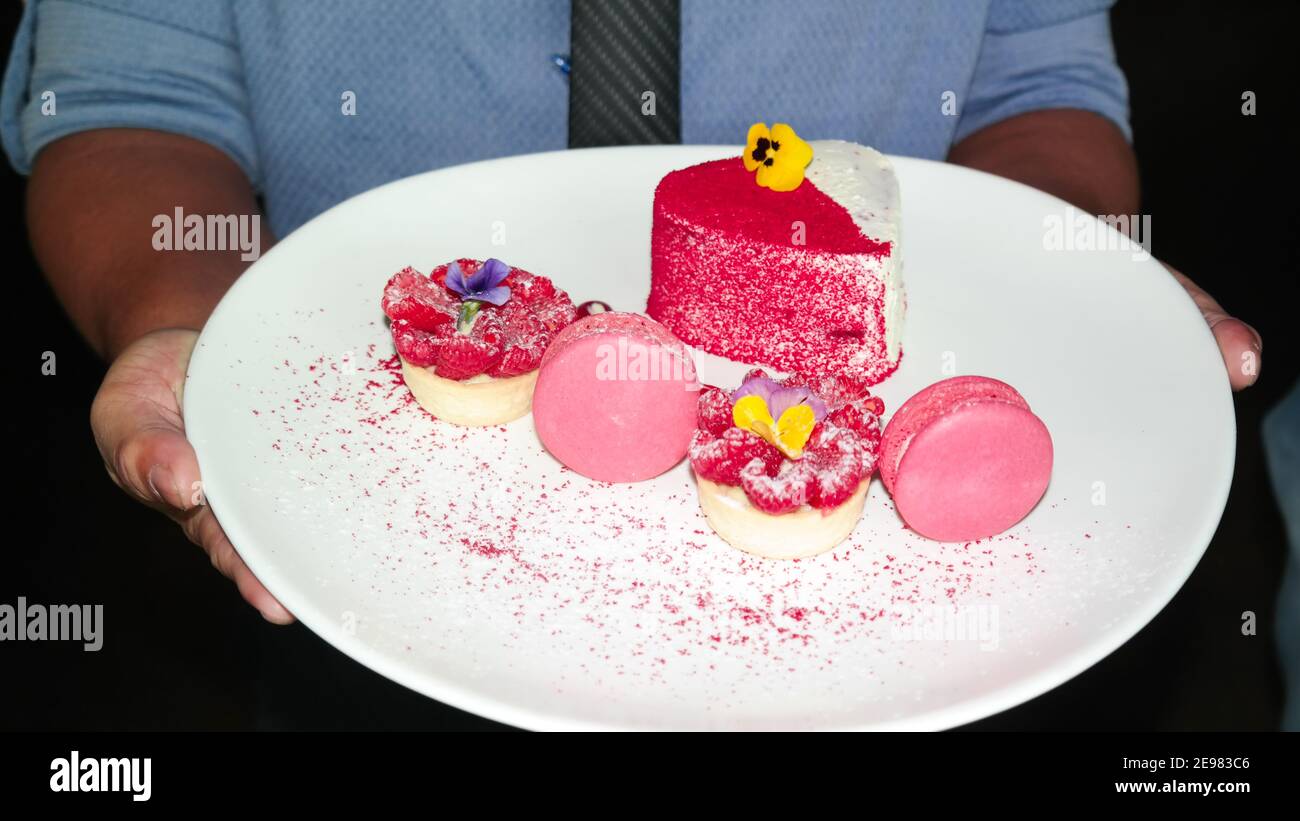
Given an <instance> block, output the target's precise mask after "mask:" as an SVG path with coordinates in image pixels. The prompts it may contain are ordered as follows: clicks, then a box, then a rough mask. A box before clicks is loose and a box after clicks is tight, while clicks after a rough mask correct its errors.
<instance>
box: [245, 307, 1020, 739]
mask: <svg viewBox="0 0 1300 821" xmlns="http://www.w3.org/2000/svg"><path fill="white" fill-rule="evenodd" d="M373 336H374V338H375V340H376V342H375V343H374V344H372V345H369V346H368V347H367V348H366V349H365V350H364V352H363V353H362V354H361V355H359V356H357V357H356V358H355V360H353V359H348V360H345V361H338V360H337V359H334V358H332V357H330V356H327V355H321V354H317V355H315V356H308V355H306V354H304V353H303V352H301V351H300V352H299V353H298V354H297V356H294V357H287V358H284V359H282V360H277V362H278V364H275V365H274V366H272V367H273V370H274V372H275V375H276V379H277V380H278V381H279V382H280V383H281V385H280V388H279V389H277V390H275V391H271V392H264V391H256V392H255V393H258V394H263V393H265V398H264V400H263V401H256V400H254V401H252V403H251V404H252V407H250V408H249V409H248V410H247V413H248V414H249V416H250V417H251V418H252V419H253V420H254V424H255V426H256V428H257V429H259V430H260V431H261V435H262V436H263V437H264V438H265V441H266V445H265V451H264V454H263V456H262V457H261V458H260V459H259V461H260V462H261V464H263V465H264V467H265V470H266V472H267V473H266V475H267V476H286V475H287V476H290V477H292V482H291V483H290V489H289V490H288V491H281V493H280V494H279V498H277V499H276V502H275V508H276V513H277V515H278V516H280V517H288V518H290V519H292V521H293V523H294V527H295V530H296V531H297V532H299V533H300V538H301V539H302V540H303V541H302V545H320V546H321V547H320V549H321V550H328V551H330V552H329V554H328V556H325V557H318V558H325V559H326V560H327V563H328V566H329V567H330V568H332V570H331V571H330V573H329V577H328V578H321V579H319V581H318V583H319V584H321V585H329V586H331V587H334V586H338V587H341V588H346V589H348V590H351V591H353V593H352V594H351V595H352V596H353V598H351V599H349V605H348V607H349V611H350V612H352V611H354V612H355V613H356V614H358V616H359V618H360V620H361V622H362V623H363V624H364V630H365V635H366V636H367V641H368V642H376V643H379V644H382V645H386V646H392V645H395V644H397V643H400V645H401V647H402V648H404V649H403V651H402V652H403V653H406V654H414V655H415V656H418V657H419V658H423V659H425V660H424V661H416V662H414V663H417V664H435V665H438V666H439V667H446V666H447V661H446V659H447V658H448V657H449V654H450V656H453V657H456V658H459V659H463V660H464V661H465V663H466V664H468V665H469V668H468V669H469V671H470V672H469V673H465V675H468V676H469V679H470V680H471V681H473V682H477V683H479V684H483V681H484V680H485V679H486V678H489V677H492V676H523V677H525V678H527V680H528V681H530V682H531V684H530V685H529V686H530V687H540V688H544V689H545V690H546V691H547V692H549V693H551V694H552V695H553V696H554V697H556V698H561V699H563V698H564V697H565V696H574V697H579V696H580V697H581V699H580V700H584V701H585V700H587V699H590V698H601V699H604V700H605V701H604V702H603V703H604V704H605V706H607V707H609V708H610V709H614V708H615V707H616V706H617V705H624V707H620V708H618V709H625V708H626V705H629V704H632V703H637V702H643V701H648V702H652V703H653V702H658V701H664V702H665V703H682V702H683V701H685V702H689V703H695V704H697V705H698V707H699V710H700V711H701V715H702V716H706V717H707V716H708V715H710V714H713V713H715V712H716V713H717V714H718V720H722V716H723V715H724V714H732V713H734V712H735V711H737V710H739V711H740V712H741V713H746V712H748V711H750V710H759V711H760V712H762V711H763V710H770V709H777V713H776V714H779V712H780V710H779V705H774V704H770V703H766V701H765V699H763V698H757V699H756V698H755V696H754V692H753V688H752V686H750V685H748V684H746V683H745V682H746V681H747V680H749V679H751V678H752V677H754V676H759V677H762V678H764V679H770V680H771V682H773V686H774V687H775V689H774V690H773V691H772V693H774V694H775V693H782V692H786V693H796V692H799V691H801V690H803V689H804V688H805V687H807V686H810V682H816V684H815V686H816V687H817V688H821V689H823V690H824V691H825V692H826V694H827V699H828V705H829V704H832V703H833V704H835V705H837V706H836V709H841V708H843V709H848V708H849V707H850V706H851V705H852V704H854V703H858V702H861V701H862V700H863V699H870V698H871V697H872V696H871V692H872V685H875V686H881V685H882V684H883V683H884V682H885V681H886V680H889V679H891V678H896V677H898V676H899V675H903V676H905V677H906V676H911V675H915V674H916V671H915V670H912V669H911V665H910V663H909V661H908V657H907V654H901V655H900V654H899V652H898V650H899V649H900V647H906V646H907V645H900V644H899V641H898V637H897V632H898V630H899V628H900V626H905V625H907V624H909V623H911V622H914V621H916V620H917V619H918V618H922V617H923V614H924V613H928V612H931V611H932V610H933V609H934V608H936V607H938V608H948V609H956V608H960V607H963V606H971V605H977V604H980V603H988V602H989V601H990V600H991V599H990V597H991V596H992V595H993V587H992V585H993V583H994V582H995V581H997V583H998V584H999V585H1000V586H1002V588H1003V589H1004V591H1005V586H1006V584H1007V583H1008V581H1010V582H1012V583H1013V584H1020V585H1023V584H1030V585H1032V583H1033V581H1034V580H1035V579H1036V578H1037V577H1038V576H1039V575H1040V574H1041V573H1042V572H1043V570H1042V568H1041V566H1040V564H1039V561H1038V558H1037V557H1038V555H1040V553H1041V548H1040V549H1038V550H1034V551H1030V550H1028V549H1027V547H1028V545H1027V543H1026V542H1025V541H1024V537H1023V536H1022V535H1019V534H1017V533H1015V532H1013V533H1011V534H1004V535H1003V536H1002V537H998V538H996V539H993V540H990V541H988V542H985V543H972V544H961V545H945V544H938V543H933V542H926V541H924V540H921V539H919V538H917V537H915V536H914V535H912V534H910V533H908V532H907V531H906V530H905V529H904V528H903V527H902V525H901V523H900V522H899V521H898V520H897V518H896V516H894V514H893V512H892V509H891V508H890V507H889V505H888V502H887V500H886V499H885V498H884V497H883V494H882V493H881V492H880V490H879V488H875V489H873V497H872V499H871V500H869V503H868V512H867V518H866V519H865V520H864V522H863V523H862V524H861V525H860V526H859V528H858V531H857V532H856V533H855V534H854V536H853V537H852V538H851V539H850V540H849V541H848V542H846V543H845V544H844V545H842V546H841V547H839V548H837V549H835V550H834V551H832V552H830V553H827V554H825V555H823V556H821V557H819V558H817V559H813V560H804V561H785V562H783V561H772V560H764V559H759V558H755V557H751V556H748V555H747V554H744V553H741V552H740V551H737V550H734V549H732V548H730V547H728V546H727V545H726V544H725V543H724V542H722V541H721V539H719V538H718V537H716V536H715V535H714V534H713V533H712V531H711V530H710V529H709V527H708V525H707V523H706V522H705V521H704V519H703V517H702V515H701V513H700V511H699V504H698V500H697V497H696V491H695V488H694V483H693V481H692V480H691V478H690V475H689V473H688V471H687V468H686V466H685V465H682V466H679V467H678V468H677V469H674V470H673V471H670V472H669V473H668V474H666V475H665V476H663V477H659V478H658V479H656V480H652V481H649V482H643V483H637V484H630V485H608V484H603V483H599V482H592V481H589V480H587V479H585V478H583V477H581V476H579V475H577V474H575V473H572V472H571V471H568V470H567V469H565V468H563V467H562V466H561V465H559V464H558V463H556V462H554V460H552V459H551V458H550V457H549V456H547V455H546V454H545V452H544V451H543V449H542V447H541V445H540V444H539V443H538V442H537V440H536V437H535V434H534V433H533V431H532V429H531V420H530V419H527V418H526V419H524V420H520V422H518V423H515V424H512V425H510V426H506V427H499V428H490V429H466V428H457V427H454V426H450V425H447V424H444V423H441V422H438V421H436V420H434V419H432V418H431V417H430V416H429V415H428V414H427V413H426V412H424V411H423V410H422V409H420V407H419V406H418V405H416V404H414V403H413V402H412V401H411V400H410V397H409V394H408V392H407V391H406V389H405V387H404V386H403V385H402V383H401V381H400V379H401V378H400V371H399V370H398V369H397V368H396V367H395V362H396V360H395V358H394V356H393V352H392V350H391V346H390V344H388V343H387V339H386V334H384V332H383V328H382V325H379V324H378V323H376V326H375V328H374V333H373ZM290 386H291V387H290ZM285 397H292V398H288V399H286V398H285ZM250 398H251V397H250ZM269 484H275V482H270V483H269ZM326 534H328V535H326ZM309 549H311V548H309ZM1018 580H1023V582H1019V581H1018ZM919 614H920V615H919ZM912 646H916V647H920V645H912ZM474 671H477V672H474ZM461 672H462V673H464V671H461ZM810 677H811V678H810ZM484 686H486V685H484ZM826 688H829V689H826ZM719 699H724V700H726V702H727V703H725V704H724V703H722V702H719V701H718V700H719ZM566 703H568V702H566ZM774 715H775V714H774ZM706 723H707V721H706Z"/></svg>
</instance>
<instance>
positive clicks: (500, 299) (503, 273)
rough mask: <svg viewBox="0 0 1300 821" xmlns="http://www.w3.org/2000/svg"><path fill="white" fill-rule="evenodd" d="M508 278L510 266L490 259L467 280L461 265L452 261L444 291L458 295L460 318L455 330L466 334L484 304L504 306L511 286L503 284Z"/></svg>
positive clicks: (457, 319) (457, 320)
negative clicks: (446, 289)
mask: <svg viewBox="0 0 1300 821" xmlns="http://www.w3.org/2000/svg"><path fill="white" fill-rule="evenodd" d="M509 275H510V266H508V265H506V264H505V263H504V262H502V261H501V260H499V259H496V258H493V259H489V260H488V261H487V262H485V263H483V265H482V266H481V267H480V268H479V269H478V270H477V271H475V272H474V273H472V274H470V276H469V277H468V278H466V277H465V272H464V271H462V270H461V268H460V263H458V262H453V263H452V264H451V267H449V268H448V269H447V288H448V290H451V291H454V292H455V293H457V294H460V299H461V303H462V304H461V307H460V315H459V316H458V317H457V318H456V330H458V331H460V332H461V333H469V330H470V328H471V327H473V325H474V317H476V316H477V315H478V312H479V309H480V308H482V307H483V303H485V302H490V303H491V304H493V305H504V304H506V302H507V301H509V299H510V286H509V285H502V284H501V283H502V282H504V281H505V278H506V277H508V276H509Z"/></svg>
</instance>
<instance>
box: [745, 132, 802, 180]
mask: <svg viewBox="0 0 1300 821" xmlns="http://www.w3.org/2000/svg"><path fill="white" fill-rule="evenodd" d="M812 156H813V150H812V146H810V145H809V144H808V143H806V142H804V141H803V140H801V139H799V135H798V134H796V133H794V129H793V128H791V127H790V126H788V125H786V124H785V123H777V124H776V125H774V126H772V129H771V130H770V131H769V130H768V128H767V123H754V124H753V125H751V126H750V127H749V136H748V137H747V138H746V140H745V153H744V154H742V155H741V160H743V161H744V163H745V170H746V171H757V172H758V173H757V174H756V175H755V179H756V180H757V181H758V184H759V185H761V186H762V187H764V188H770V189H772V190H773V191H793V190H795V189H796V188H798V187H799V186H800V185H802V184H803V172H804V169H805V168H807V167H808V163H810V162H812Z"/></svg>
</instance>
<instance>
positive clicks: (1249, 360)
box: [1165, 264, 1264, 391]
mask: <svg viewBox="0 0 1300 821" xmlns="http://www.w3.org/2000/svg"><path fill="white" fill-rule="evenodd" d="M1165 268H1167V269H1169V273H1171V274H1173V275H1174V278H1175V279H1177V280H1178V283H1179V284H1180V285H1182V286H1183V288H1184V289H1185V290H1186V291H1187V294H1188V296H1190V297H1191V298H1192V301H1193V302H1195V303H1196V307H1197V308H1200V309H1201V316H1203V317H1205V322H1206V324H1207V325H1209V326H1210V333H1212V334H1214V341H1215V342H1216V343H1217V344H1218V346H1219V353H1220V355H1221V356H1222V357H1223V364H1224V366H1225V367H1226V368H1227V369H1228V383H1229V384H1230V385H1231V386H1232V389H1233V390H1234V391H1239V390H1241V389H1243V388H1249V387H1250V386H1251V385H1253V384H1255V380H1257V379H1258V378H1259V370H1260V368H1261V367H1262V366H1263V353H1264V340H1263V337H1261V336H1260V335H1259V331H1257V330H1255V329H1254V328H1252V327H1251V326H1250V325H1247V324H1246V323H1245V322H1242V321H1241V320H1240V319H1237V318H1236V317H1234V316H1232V315H1231V314H1229V313H1228V312H1227V311H1225V310H1223V306H1221V305H1220V304H1219V302H1218V300H1216V299H1215V298H1214V297H1212V296H1210V295H1209V294H1208V293H1207V292H1206V291H1205V289H1204V288H1202V287H1201V286H1199V285H1197V284H1196V283H1195V282H1192V281H1191V280H1190V279H1188V278H1187V276H1186V275H1184V274H1183V273H1181V272H1180V271H1177V270H1175V269H1174V268H1173V267H1172V266H1170V265H1168V264H1165Z"/></svg>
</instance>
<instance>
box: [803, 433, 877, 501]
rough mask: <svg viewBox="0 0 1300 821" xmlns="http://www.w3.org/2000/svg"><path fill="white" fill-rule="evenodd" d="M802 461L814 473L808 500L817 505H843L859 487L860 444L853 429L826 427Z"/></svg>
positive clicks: (861, 463)
mask: <svg viewBox="0 0 1300 821" xmlns="http://www.w3.org/2000/svg"><path fill="white" fill-rule="evenodd" d="M824 431H825V432H823V433H822V435H821V436H820V437H819V438H818V439H817V441H815V442H812V443H810V444H812V447H811V448H810V449H809V450H808V451H807V452H806V453H805V454H804V457H803V461H805V462H807V463H808V466H809V468H810V469H811V470H812V472H813V481H812V491H811V494H810V496H809V498H808V503H809V504H810V505H812V506H813V507H817V508H828V507H835V506H836V505H839V504H843V503H844V502H845V501H847V500H848V498H849V497H850V496H852V495H853V493H854V492H855V491H856V490H857V489H858V485H859V484H861V482H862V479H863V476H864V471H863V469H862V468H863V462H862V454H861V446H860V443H859V441H858V437H857V436H856V434H854V433H853V432H852V431H848V430H842V429H841V430H837V429H835V428H825V429H824Z"/></svg>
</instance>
